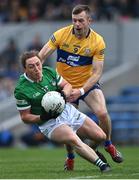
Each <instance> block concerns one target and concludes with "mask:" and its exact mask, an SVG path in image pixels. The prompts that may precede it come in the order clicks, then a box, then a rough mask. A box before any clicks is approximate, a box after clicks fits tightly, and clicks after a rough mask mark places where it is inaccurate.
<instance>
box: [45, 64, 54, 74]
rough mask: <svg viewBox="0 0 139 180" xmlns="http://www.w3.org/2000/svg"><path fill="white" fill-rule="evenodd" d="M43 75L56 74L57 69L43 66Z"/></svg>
mask: <svg viewBox="0 0 139 180" xmlns="http://www.w3.org/2000/svg"><path fill="white" fill-rule="evenodd" d="M43 74H46V75H48V74H56V71H55V69H53V68H52V67H49V66H43Z"/></svg>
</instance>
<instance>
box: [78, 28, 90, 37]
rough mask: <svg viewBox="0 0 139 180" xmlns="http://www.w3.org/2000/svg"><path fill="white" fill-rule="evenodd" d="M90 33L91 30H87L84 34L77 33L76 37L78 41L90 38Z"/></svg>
mask: <svg viewBox="0 0 139 180" xmlns="http://www.w3.org/2000/svg"><path fill="white" fill-rule="evenodd" d="M89 32H90V29H87V30H86V31H85V32H84V33H82V34H78V33H75V36H76V37H77V38H78V39H84V38H87V37H88V34H89Z"/></svg>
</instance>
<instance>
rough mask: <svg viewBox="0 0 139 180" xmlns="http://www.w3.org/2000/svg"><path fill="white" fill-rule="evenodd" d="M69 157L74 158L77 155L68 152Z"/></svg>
mask: <svg viewBox="0 0 139 180" xmlns="http://www.w3.org/2000/svg"><path fill="white" fill-rule="evenodd" d="M67 157H68V158H69V159H74V158H75V155H74V154H73V153H68V154H67Z"/></svg>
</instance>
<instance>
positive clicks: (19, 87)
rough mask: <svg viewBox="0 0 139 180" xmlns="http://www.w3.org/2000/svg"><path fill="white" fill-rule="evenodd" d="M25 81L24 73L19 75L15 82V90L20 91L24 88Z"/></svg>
mask: <svg viewBox="0 0 139 180" xmlns="http://www.w3.org/2000/svg"><path fill="white" fill-rule="evenodd" d="M26 83H27V79H26V78H25V76H24V74H22V75H20V77H19V80H18V81H17V83H16V86H15V91H22V90H23V89H24V88H25V86H26V85H25V84H26Z"/></svg>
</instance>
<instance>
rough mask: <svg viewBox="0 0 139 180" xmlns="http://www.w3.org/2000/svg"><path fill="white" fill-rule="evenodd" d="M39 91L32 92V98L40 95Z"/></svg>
mask: <svg viewBox="0 0 139 180" xmlns="http://www.w3.org/2000/svg"><path fill="white" fill-rule="evenodd" d="M40 94H41V93H40V92H36V93H35V94H33V98H36V97H37V96H40Z"/></svg>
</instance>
